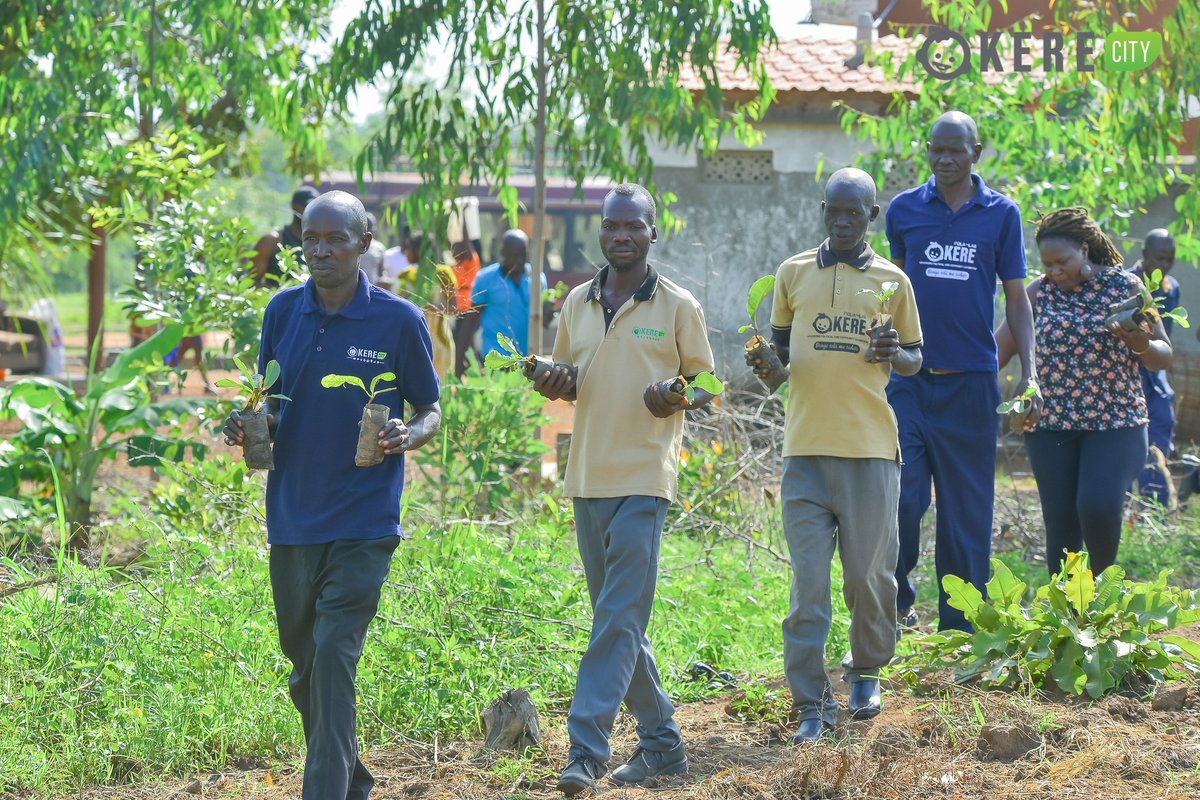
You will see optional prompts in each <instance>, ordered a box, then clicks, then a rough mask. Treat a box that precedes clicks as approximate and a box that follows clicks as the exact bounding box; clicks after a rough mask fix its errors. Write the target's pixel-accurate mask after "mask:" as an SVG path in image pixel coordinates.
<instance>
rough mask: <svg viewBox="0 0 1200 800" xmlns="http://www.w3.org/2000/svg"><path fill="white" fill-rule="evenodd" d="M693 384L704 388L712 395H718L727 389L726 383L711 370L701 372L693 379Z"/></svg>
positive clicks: (698, 387)
mask: <svg viewBox="0 0 1200 800" xmlns="http://www.w3.org/2000/svg"><path fill="white" fill-rule="evenodd" d="M691 385H692V386H693V387H695V388H697V389H703V390H704V391H706V392H708V393H709V394H711V395H718V394H720V393H721V392H723V391H725V384H723V383H721V379H720V378H718V377H717V376H716V375H713V374H712V373H711V372H701V373H700V374H699V375H697V376H696V377H695V378H693V379H692V383H691Z"/></svg>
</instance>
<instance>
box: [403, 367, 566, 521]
mask: <svg viewBox="0 0 1200 800" xmlns="http://www.w3.org/2000/svg"><path fill="white" fill-rule="evenodd" d="M545 403H546V400H545V398H544V397H542V396H541V395H540V394H538V393H537V392H535V391H534V390H533V387H532V386H531V385H530V383H529V381H527V380H525V378H523V377H522V376H521V374H520V373H519V372H517V371H510V372H505V371H499V370H493V371H491V372H488V373H487V374H486V375H479V374H478V373H469V374H468V378H467V381H461V380H458V379H456V378H451V379H449V380H447V381H446V383H445V384H443V386H442V403H441V406H442V428H441V430H440V431H439V433H438V435H437V436H436V437H434V439H433V441H431V442H430V443H429V444H427V445H425V446H424V447H422V448H421V449H419V450H415V451H413V453H412V455H411V460H412V463H413V464H414V465H416V467H417V469H418V470H419V471H420V475H421V482H422V483H423V484H424V485H425V486H426V487H429V490H428V491H427V490H425V489H423V490H422V492H421V493H422V494H423V495H426V496H430V497H431V498H432V499H433V500H434V503H435V505H436V507H437V511H438V515H439V516H440V517H443V518H444V516H445V515H446V514H447V513H448V512H450V511H451V510H457V511H459V512H465V514H466V515H468V516H470V515H474V514H475V513H476V512H484V513H486V512H491V513H494V512H495V511H496V510H497V509H499V508H500V506H501V504H502V503H503V502H504V501H505V499H506V498H508V497H509V496H510V495H511V493H512V491H511V490H512V479H513V476H514V475H515V474H516V473H518V472H519V471H525V472H527V473H532V474H533V475H534V476H535V477H538V478H540V475H541V457H542V454H543V453H546V452H548V450H549V448H547V447H546V446H545V445H544V444H542V441H541V439H539V438H537V437H535V436H533V432H534V429H535V428H537V427H539V426H541V425H544V424H546V422H547V421H548V419H547V418H546V417H545V416H544V415H543V414H542V407H543V406H544V405H545Z"/></svg>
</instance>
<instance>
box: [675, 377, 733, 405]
mask: <svg viewBox="0 0 1200 800" xmlns="http://www.w3.org/2000/svg"><path fill="white" fill-rule="evenodd" d="M659 386H660V387H662V390H663V397H664V398H665V399H666V401H667V402H668V403H670V404H671V405H679V404H680V403H684V402H686V403H687V405H689V406H690V405H691V404H692V401H693V400H695V399H696V390H697V389H703V390H704V391H706V392H708V393H709V394H711V395H719V394H720V393H721V392H723V391H725V384H723V383H721V379H720V378H718V377H717V376H716V375H713V374H712V373H711V372H701V373H700V374H699V375H697V376H696V377H695V378H692V380H691V381H690V382H689V381H688V379H687V378H685V377H683V376H682V375H676V376H675V377H674V378H670V379H668V380H665V381H663V382H662V383H660V384H659Z"/></svg>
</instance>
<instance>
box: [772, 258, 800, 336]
mask: <svg viewBox="0 0 1200 800" xmlns="http://www.w3.org/2000/svg"><path fill="white" fill-rule="evenodd" d="M792 272H793V270H792V268H791V266H790V265H789V264H788V262H786V261H785V262H783V263H782V264H780V265H779V269H778V270H776V271H775V293H774V295H772V297H771V327H772V328H781V329H783V328H790V327H792V317H794V316H795V315H796V311H795V309H793V308H792V303H791V297H790V294H789V289H788V284H790V283H791V280H792ZM768 338H769V337H768Z"/></svg>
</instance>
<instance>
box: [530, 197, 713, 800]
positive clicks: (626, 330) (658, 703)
mask: <svg viewBox="0 0 1200 800" xmlns="http://www.w3.org/2000/svg"><path fill="white" fill-rule="evenodd" d="M655 221H656V210H655V205H654V199H653V198H652V197H651V196H650V194H649V193H648V192H647V191H646V190H645V189H644V188H643V187H641V186H638V185H636V184H622V185H621V186H618V187H616V188H615V189H613V190H612V191H611V192H609V193H608V196H607V197H606V198H605V199H604V209H603V215H602V220H601V224H600V250H601V251H602V252H603V253H604V257H605V258H606V259H608V264H607V265H606V266H605V267H603V268H602V269H601V270H600V272H599V273H597V274H596V277H595V279H594V280H592V282H591V283H590V284H584V285H582V286H577V287H576V288H575V289H574V290H573V291H572V292H571V293H570V294H569V295H567V299H566V302H565V303H564V304H563V309H562V314H561V316H560V317H559V325H558V333H557V335H556V337H555V340H554V361H555V362H556V364H557V365H558V366H556V367H555V368H554V370H553V371H552V372H551V373H549V374H548V375H545V376H543V377H542V378H539V380H538V382H537V383H536V384H535V387H536V388H537V390H538V391H539V392H541V393H542V394H543V395H544V396H545V397H547V398H549V399H551V400H555V399H560V398H561V399H566V400H576V401H577V405H576V407H575V425H574V431H573V433H572V437H571V452H570V456H569V457H568V459H567V471H566V488H565V491H566V494H567V496H569V497H571V498H572V499H573V500H574V505H575V533H576V538H577V539H578V542H579V555H580V557H581V559H582V561H583V569H584V574H585V575H586V577H587V584H588V593H589V595H590V596H591V601H592V610H593V621H592V633H591V638H590V640H589V642H588V648H587V651H586V652H585V653H584V655H583V659H582V660H581V661H580V664H579V674H578V678H577V680H576V684H575V697H574V699H573V700H572V702H571V711H570V714H569V715H568V717H567V733H568V735H569V737H570V740H571V750H570V753H569V755H568V762H567V766H566V769H564V770H563V773H562V776H561V777H560V778H559V782H558V788H559V790H560V791H562V792H564V793H565V794H568V795H573V794H577V793H579V792H582V791H583V790H585V789H592V788H595V785H596V781H597V780H598V779H599V778H600V777H601V776H602V775H604V773H605V770H606V769H607V764H608V761H609V759H610V758H611V757H612V749H611V748H610V746H609V742H608V737H609V735H610V733H611V732H612V726H613V722H614V721H615V719H616V716H617V712H618V711H619V710H620V707H621V702H622V701H624V702H625V704H626V706H628V708H629V711H630V712H631V713H632V714H633V715H634V717H636V718H637V722H638V724H637V734H638V739H639V743H638V748H637V750H636V751H635V752H634V754H633V757H632V758H630V760H629V761H628V762H627V763H626V764H624V765H622V766H621V767H618V768H617V769H616V770H615V771H614V772H613V774H612V777H611V780H612V781H613V782H614V783H617V784H621V785H627V784H640V783H642V782H643V781H645V780H647V779H648V778H652V777H654V776H657V775H668V774H670V775H674V774H679V773H682V772H686V771H687V767H688V762H687V755H686V754H685V753H684V748H683V741H682V739H681V738H680V734H679V726H678V725H677V724H676V723H675V720H674V719H673V715H674V713H675V708H674V706H673V705H672V704H671V701H670V699H669V698H668V697H667V695H666V693H665V692H663V689H662V686H661V684H660V681H659V677H658V670H657V668H656V667H655V665H654V655H653V654H652V653H651V652H650V640H649V639H648V638H647V637H646V628H647V626H648V625H649V622H650V610H651V608H652V607H653V605H654V586H655V581H656V579H657V577H658V547H659V538H660V536H661V534H662V528H663V523H664V521H665V520H666V514H667V506H668V505H669V503H670V502H671V501H672V500H674V499H675V488H676V473H677V470H678V464H679V448H680V444H681V442H682V439H683V415H682V414H680V413H679V412H680V411H682V410H684V409H685V408H698V407H700V406H703V405H706V404H707V403H708V402H709V401H710V400H711V399H712V396H711V395H709V394H708V393H707V392H705V391H703V390H697V391H696V396H695V398H694V399H693V400H692V402H691V403H690V405H689V404H688V403H687V402H686V401H685V402H683V403H681V404H672V403H670V402H668V398H667V395H666V394H665V393H664V392H663V390H662V389H661V387H660V386H659V384H660V383H661V382H663V381H666V380H669V379H671V378H673V377H675V376H677V375H683V376H684V377H687V378H692V377H695V376H696V375H697V374H699V373H700V372H703V371H707V370H711V369H712V368H713V355H712V350H711V348H710V347H709V344H708V335H707V326H706V325H705V322H704V312H703V311H702V310H701V308H700V304H699V303H697V302H696V299H695V298H694V297H692V295H691V294H690V293H689V292H688V291H687V290H685V289H682V288H680V287H679V286H676V285H675V284H674V283H672V282H671V281H669V280H667V279H666V278H664V277H662V276H661V275H659V274H658V273H657V272H656V271H655V270H654V269H653V268H651V267H650V265H649V264H647V263H646V256H647V254H648V253H649V251H650V245H651V244H653V243H654V242H655V240H656V239H657V238H658V231H657V229H656V228H655ZM563 365H570V366H575V367H578V375H579V379H578V386H576V385H575V384H574V383H573V381H572V378H571V373H570V370H569V369H568V368H567V366H563Z"/></svg>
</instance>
